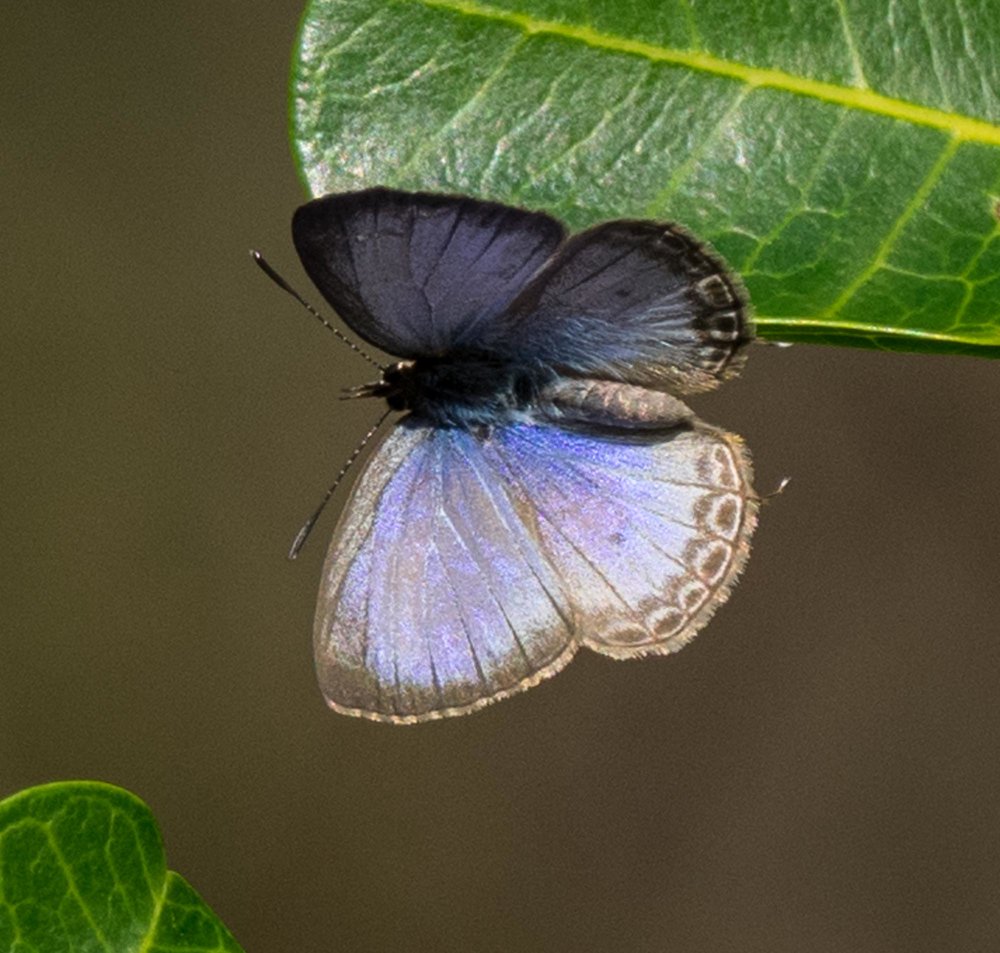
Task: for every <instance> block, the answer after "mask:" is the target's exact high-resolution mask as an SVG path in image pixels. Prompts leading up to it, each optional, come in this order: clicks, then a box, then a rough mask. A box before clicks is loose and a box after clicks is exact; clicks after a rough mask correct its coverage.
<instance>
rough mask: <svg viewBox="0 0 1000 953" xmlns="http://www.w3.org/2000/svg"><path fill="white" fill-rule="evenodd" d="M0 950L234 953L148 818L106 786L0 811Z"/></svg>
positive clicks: (43, 790) (50, 791)
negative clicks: (172, 864) (172, 865)
mask: <svg viewBox="0 0 1000 953" xmlns="http://www.w3.org/2000/svg"><path fill="white" fill-rule="evenodd" d="M0 950H6V951H9V953H60V951H63V950H66V951H70V950H72V951H83V950H88V951H89V950H95V951H109V953H127V951H129V950H136V951H142V953H179V951H181V950H183V951H184V953H202V951H209V950H223V951H231V953H240V950H241V947H240V946H239V944H237V943H236V941H235V940H234V939H233V938H232V936H231V935H230V933H229V931H228V930H227V929H226V928H225V927H224V926H223V925H222V923H221V922H220V921H219V920H218V918H217V917H216V916H215V914H213V913H212V911H211V910H209V909H208V907H206V906H205V904H204V902H203V901H202V899H201V898H200V897H199V896H198V894H196V893H195V892H194V890H193V889H192V888H191V887H190V886H189V885H188V884H187V883H186V882H185V881H184V879H183V878H182V877H180V876H178V875H177V874H175V873H173V872H172V871H168V870H167V869H166V863H165V860H164V856H163V844H162V842H161V840H160V832H159V830H158V829H157V827H156V822H155V821H154V820H153V815H152V814H151V813H150V811H149V808H148V807H146V805H145V804H143V803H142V801H140V800H139V799H138V798H137V797H135V796H134V795H132V794H129V792H128V791H123V790H122V789H121V788H116V787H112V786H111V785H109V784H99V783H97V782H94V781H67V782H63V783H58V784H46V785H43V786H41V787H36V788H29V789H27V790H26V791H21V792H20V793H18V794H15V795H13V796H12V797H9V798H7V799H6V800H5V801H0Z"/></svg>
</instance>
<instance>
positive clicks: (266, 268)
mask: <svg viewBox="0 0 1000 953" xmlns="http://www.w3.org/2000/svg"><path fill="white" fill-rule="evenodd" d="M250 257H251V258H253V260H254V261H255V262H257V265H258V266H259V268H260V270H261V271H262V272H264V274H265V275H267V277H268V278H270V279H271V281H273V282H274V283H275V284H276V285H277V286H278V287H279V288H280V289H281V290H282V291H287V292H288V294H290V295H291V296H292V297H293V298H294V299H295V300H296V301H298V303H299V304H300V305H302V307H303V308H305V309H306V311H308V312H309V313H310V314H311V315H312V316H313V317H314V318H315V319H316V320H317V321H319V323H320V324H322V325H323V327H324V328H326V329H327V331H330V332H332V333H333V334H334V335H336V337H338V338H339V339H340V340H341V341H342V342H343V343H344V344H346V345H347V346H348V347H349V348H350V349H351V350H352V351H354V353H355V354H357V355H359V356H360V357H363V358H364V359H365V360H366V361H367V362H368V363H369V364H373V365H374V366H375V367H377V368H378V369H379V370H383V368H382V365H381V364H379V362H378V361H376V360H375V358H373V357H372V356H371V355H370V354H368V353H367V352H366V351H364V350H362V349H361V348H360V347H358V346H357V344H355V343H354V342H353V341H352V340H351V339H350V338H349V337H348V336H347V335H346V334H344V332H343V331H341V330H339V329H338V328H335V327H334V326H333V325H332V324H330V322H329V321H327V320H326V318H324V317H323V315H321V314H320V313H319V312H318V311H317V310H316V309H315V308H314V307H313V306H312V305H311V304H310V303H309V302H308V301H306V299H305V298H303V297H302V295H300V294H299V293H298V292H297V291H296V290H295V289H294V288H293V287H292V286H291V285H290V284H289V283H288V282H287V281H285V279H284V278H282V277H281V275H279V274H278V273H277V272H276V271H275V270H274V269H273V268H272V267H271V266H270V264H268V261H267V259H266V258H265V257H264V256H263V255H262V254H261V253H260V252H259V251H256V250H251V252H250ZM362 446H364V444H362ZM359 449H360V448H359Z"/></svg>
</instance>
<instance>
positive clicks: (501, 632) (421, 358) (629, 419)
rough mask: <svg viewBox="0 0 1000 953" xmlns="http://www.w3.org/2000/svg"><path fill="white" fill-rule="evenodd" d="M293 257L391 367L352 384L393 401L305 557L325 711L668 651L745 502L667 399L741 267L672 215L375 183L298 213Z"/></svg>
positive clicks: (454, 710)
mask: <svg viewBox="0 0 1000 953" xmlns="http://www.w3.org/2000/svg"><path fill="white" fill-rule="evenodd" d="M292 232H293V238H294V242H295V248H296V250H297V252H298V254H299V256H300V258H301V259H302V263H303V265H304V267H305V269H306V271H307V273H308V274H309V276H310V278H311V279H312V280H313V282H314V283H315V284H316V286H317V287H318V288H319V290H320V291H321V292H322V294H323V297H324V298H326V300H327V301H328V302H329V303H330V305H331V306H332V307H333V308H334V309H335V310H336V312H337V314H339V315H340V317H341V318H343V319H344V321H345V322H346V323H347V324H348V325H349V326H350V327H351V328H352V329H353V330H354V331H355V332H356V333H357V334H358V335H360V336H361V337H362V338H364V339H365V340H367V341H369V342H371V343H372V344H374V345H377V346H378V347H379V348H381V349H382V350H384V351H387V352H389V353H391V354H394V355H397V356H398V357H399V358H401V360H400V361H399V362H398V363H395V364H393V365H391V366H390V367H387V368H385V369H384V370H383V373H382V376H381V378H380V379H379V380H378V381H376V382H374V383H372V384H369V385H365V386H363V387H361V388H356V389H355V390H354V392H353V393H355V394H358V395H370V396H377V397H382V398H384V399H385V400H386V401H387V402H388V405H389V407H390V408H392V409H394V410H399V411H404V412H405V416H403V417H402V418H401V419H400V420H399V421H398V423H397V424H396V426H394V427H393V428H392V429H391V430H390V431H389V432H388V434H387V436H386V437H385V438H384V439H383V440H382V441H381V443H380V444H379V446H378V447H377V449H376V451H375V452H374V454H373V455H372V457H371V459H370V460H369V462H368V463H367V466H366V467H365V469H364V472H363V473H362V475H361V476H360V477H359V479H358V481H357V483H356V485H355V487H354V490H353V492H352V494H351V497H350V500H349V502H348V503H347V506H346V508H345V509H344V512H343V514H342V516H341V518H340V522H339V524H338V526H337V528H336V530H335V531H334V535H333V541H332V543H331V545H330V550H329V555H328V556H327V559H326V563H325V565H324V568H323V577H322V583H321V586H320V594H319V604H318V607H317V611H316V622H315V629H314V642H315V652H316V665H317V671H318V675H319V682H320V686H321V688H322V690H323V694H324V695H325V696H326V699H327V702H328V703H329V705H330V706H331V707H332V708H334V709H335V710H336V711H339V712H343V713H345V714H350V715H360V716H363V717H365V718H371V719H375V720H377V721H385V722H396V723H407V722H419V721H425V720H428V719H433V718H443V717H446V716H450V715H459V714H464V713H466V712H471V711H474V710H476V709H477V708H481V707H482V706H483V705H486V704H487V703H489V702H492V701H496V700H497V699H500V698H505V697H506V696H508V695H512V694H514V693H515V692H519V691H523V690H524V689H526V688H529V687H531V686H532V685H536V684H537V683H538V682H540V681H541V680H542V679H544V678H547V677H549V676H550V675H554V674H555V673H556V672H558V671H559V670H560V669H561V668H562V667H563V666H564V665H566V663H567V662H569V660H570V659H571V658H572V657H573V654H574V653H575V652H576V651H577V649H578V648H580V646H587V647H589V648H591V649H594V650H596V651H598V652H601V653H602V654H605V655H610V656H612V657H614V658H631V657H635V656H641V655H646V654H665V653H667V652H673V651H675V650H677V649H679V648H680V647H681V646H682V645H684V644H685V643H686V642H688V641H689V640H690V639H691V638H692V637H693V636H694V635H695V633H696V632H697V631H698V630H699V629H700V628H701V627H702V626H703V625H704V624H705V623H706V622H707V621H708V619H709V618H710V616H711V615H712V613H713V612H714V611H715V610H716V608H718V606H719V605H720V604H721V603H722V602H724V601H725V599H726V597H727V596H728V594H729V589H730V587H731V586H732V585H733V583H734V581H735V579H736V577H737V575H738V573H739V572H740V569H741V568H742V566H743V563H744V561H745V560H746V557H747V554H748V551H749V540H750V536H751V534H752V532H753V529H754V526H755V524H756V519H757V509H758V503H759V499H758V497H757V495H756V494H755V492H754V490H753V488H752V486H751V479H752V472H751V467H750V460H749V457H748V454H747V451H746V450H745V448H744V446H743V444H742V441H741V440H740V438H739V437H737V436H734V435H733V434H729V433H726V432H725V431H724V430H720V429H717V428H715V427H712V426H710V425H708V424H706V423H703V422H702V421H701V420H699V419H698V418H697V417H696V416H695V415H694V414H693V413H692V411H691V410H689V409H688V407H687V406H686V405H685V404H684V403H682V402H681V401H680V400H679V399H678V396H676V395H678V394H685V393H690V392H694V391H700V390H706V389H708V388H711V387H713V386H715V385H716V384H717V383H718V382H719V381H720V380H722V379H724V378H726V377H728V376H730V375H731V374H733V373H734V372H735V371H736V370H737V369H738V368H739V366H740V364H741V362H742V358H743V349H744V346H745V345H746V344H747V343H748V341H749V340H750V339H751V338H752V336H753V327H752V323H751V319H750V316H749V310H748V301H747V297H746V294H745V292H744V291H743V289H742V286H741V284H740V283H739V281H738V280H737V279H736V278H735V277H734V276H733V275H732V274H731V273H729V271H728V270H727V268H726V267H725V265H724V263H723V262H722V261H721V260H720V259H719V257H718V256H717V255H715V254H714V253H713V252H712V251H710V250H709V249H707V248H706V247H705V246H704V245H702V244H701V243H699V242H698V241H697V240H696V239H694V238H693V237H692V236H691V235H690V234H688V233H687V232H686V231H684V230H683V229H681V228H679V227H678V226H676V225H671V224H666V223H663V222H649V221H634V220H622V221H611V222H605V223H603V224H601V225H597V226H595V227H593V228H590V229H588V230H587V231H584V232H581V233H579V234H576V235H573V236H571V237H567V235H566V231H565V229H564V227H563V226H562V224H561V223H560V222H558V221H557V220H556V219H554V218H552V217H551V216H549V215H546V214H543V213H540V212H534V211H527V210H524V209H520V208H512V207H509V206H505V205H500V204H497V203H494V202H487V201H480V200H478V199H474V198H469V197H465V196H458V195H439V194H431V193H411V192H400V191H394V190H390V189H384V188H375V189H368V190H365V191H362V192H353V193H347V194H341V195H328V196H326V197H324V198H320V199H317V200H315V201H312V202H309V203H308V204H306V205H303V206H302V207H301V208H299V209H298V210H297V211H296V213H295V216H294V220H293V225H292Z"/></svg>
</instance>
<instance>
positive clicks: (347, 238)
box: [292, 188, 565, 357]
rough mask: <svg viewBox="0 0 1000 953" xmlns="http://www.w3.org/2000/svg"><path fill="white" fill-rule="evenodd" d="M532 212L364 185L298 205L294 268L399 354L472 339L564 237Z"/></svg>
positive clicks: (360, 328)
mask: <svg viewBox="0 0 1000 953" xmlns="http://www.w3.org/2000/svg"><path fill="white" fill-rule="evenodd" d="M564 234H565V231H564V229H563V227H562V225H561V224H560V223H559V222H558V221H557V220H556V219H554V218H552V217H551V216H549V215H546V214H544V213H541V212H529V211H526V210H524V209H518V208H512V207H510V206H506V205H499V204H497V203H495V202H486V201H481V200H479V199H473V198H469V197H467V196H460V195H437V194H432V193H423V192H416V193H411V192H397V191H394V190H391V189H383V188H376V189H367V190H365V191H362V192H349V193H345V194H339V195H328V196H325V197H323V198H320V199H316V200H314V201H312V202H308V203H307V204H305V205H303V206H301V207H300V208H299V209H298V210H297V211H296V213H295V217H294V218H293V220H292V237H293V239H294V242H295V248H296V250H297V251H298V253H299V257H300V258H301V259H302V264H303V266H304V267H305V269H306V271H307V272H308V274H309V277H310V278H311V279H312V280H313V283H314V284H315V285H316V286H317V287H318V288H319V289H320V291H321V292H322V293H323V296H324V297H325V298H326V300H327V301H328V302H329V303H330V304H331V305H332V306H333V308H334V309H335V310H336V312H337V313H338V314H339V315H340V317H341V318H343V319H344V321H346V322H347V324H348V325H350V327H351V328H352V329H353V330H354V331H355V332H357V333H358V334H359V335H360V336H361V337H363V338H365V339H366V340H367V341H370V342H371V343H372V344H375V345H376V346H377V347H380V348H382V349H383V350H385V351H388V352H389V353H391V354H396V355H399V356H400V357H419V356H421V355H430V354H437V353H440V352H442V351H444V350H446V349H454V348H456V347H462V346H464V345H465V343H466V342H467V343H469V344H470V346H471V345H474V344H475V342H476V340H477V339H478V336H479V328H480V327H482V326H485V325H487V324H489V323H490V322H491V321H492V320H493V319H494V318H495V317H496V316H497V315H498V314H499V313H500V312H501V311H503V309H504V308H506V306H507V305H508V304H509V303H510V302H511V300H513V298H514V297H515V296H516V295H517V294H518V293H519V292H520V291H521V290H522V289H523V288H524V286H525V285H526V284H527V282H528V281H529V279H530V278H531V277H532V275H534V274H535V272H536V271H538V269H539V268H540V267H541V266H542V264H543V263H544V262H545V261H546V260H547V259H548V258H549V256H550V255H551V254H552V252H553V251H554V250H555V249H556V247H558V245H559V244H560V242H561V241H562V239H563V237H564Z"/></svg>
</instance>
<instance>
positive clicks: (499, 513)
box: [314, 418, 575, 722]
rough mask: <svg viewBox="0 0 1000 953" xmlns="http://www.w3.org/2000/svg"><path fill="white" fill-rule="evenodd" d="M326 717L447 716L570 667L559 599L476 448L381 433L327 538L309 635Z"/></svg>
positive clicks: (462, 435)
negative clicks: (328, 711)
mask: <svg viewBox="0 0 1000 953" xmlns="http://www.w3.org/2000/svg"><path fill="white" fill-rule="evenodd" d="M314 641H315V650H316V663H317V670H318V673H319V681H320V686H321V688H322V689H323V693H324V695H325V696H326V698H327V701H328V702H329V703H330V705H331V706H332V707H334V708H336V709H337V710H340V711H344V712H347V713H350V714H360V715H364V716H366V717H370V718H374V719H377V720H382V721H396V722H407V721H422V720H426V719H429V718H435V717H441V716H442V715H448V714H458V713H461V712H463V711H471V710H474V709H475V708H478V707H480V706H481V705H483V704H485V703H486V702H487V701H491V700H493V699H496V698H502V697H504V696H506V695H509V694H511V693H513V692H515V691H519V690H521V689H524V688H527V687H529V686H530V685H533V684H535V683H536V682H538V681H540V680H541V679H542V678H544V677H546V676H547V675H551V674H554V673H555V672H556V671H558V670H559V669H560V668H561V667H562V666H563V665H565V663H566V662H567V661H569V659H570V658H571V656H572V654H573V651H574V650H575V645H574V644H573V642H572V639H571V633H570V622H569V608H568V603H567V600H566V596H565V593H564V587H563V584H562V582H561V580H560V579H559V577H558V575H557V574H556V573H555V571H554V569H553V567H552V565H551V564H550V563H549V562H548V561H547V560H546V559H545V558H544V556H543V555H542V553H541V552H540V551H539V549H538V546H537V541H535V540H533V539H531V538H530V536H529V535H527V534H526V532H525V524H524V521H523V519H522V518H521V516H520V514H519V513H518V512H517V511H516V509H515V507H514V503H513V501H512V499H511V497H510V494H509V493H508V492H507V491H506V490H505V488H504V487H503V485H502V484H501V483H500V482H499V481H498V480H497V479H496V474H495V473H494V472H492V470H491V469H490V468H489V467H488V466H487V465H486V463H485V461H484V459H483V457H482V454H481V446H480V444H479V442H478V439H477V438H476V437H475V436H473V435H472V434H470V433H468V432H466V431H463V430H459V429H438V428H432V427H425V426H419V425H412V418H411V422H410V423H409V424H408V423H407V422H404V423H402V424H401V425H400V426H398V427H396V428H395V429H394V430H393V431H391V432H390V434H389V435H388V437H387V438H386V439H385V440H384V441H383V442H382V444H381V445H380V446H379V448H378V449H377V450H376V453H375V455H374V457H373V458H372V460H371V462H370V463H369V464H368V466H367V469H366V471H365V472H364V473H363V474H362V475H361V478H360V479H359V481H358V484H357V486H356V488H355V490H354V493H353V496H352V498H351V500H350V502H349V503H348V506H347V508H346V509H345V511H344V515H343V516H342V518H341V522H340V524H339V526H338V528H337V530H336V531H335V533H334V538H333V541H332V543H331V546H330V551H329V554H328V556H327V561H326V564H325V567H324V570H323V577H322V582H321V585H320V598H319V604H318V607H317V613H316V623H315V629H314Z"/></svg>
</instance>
